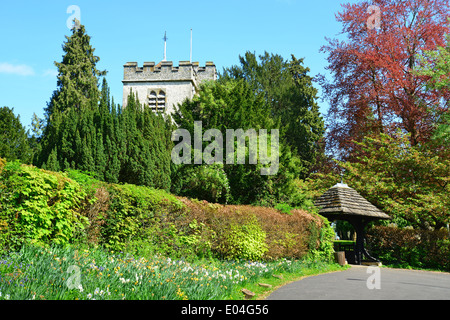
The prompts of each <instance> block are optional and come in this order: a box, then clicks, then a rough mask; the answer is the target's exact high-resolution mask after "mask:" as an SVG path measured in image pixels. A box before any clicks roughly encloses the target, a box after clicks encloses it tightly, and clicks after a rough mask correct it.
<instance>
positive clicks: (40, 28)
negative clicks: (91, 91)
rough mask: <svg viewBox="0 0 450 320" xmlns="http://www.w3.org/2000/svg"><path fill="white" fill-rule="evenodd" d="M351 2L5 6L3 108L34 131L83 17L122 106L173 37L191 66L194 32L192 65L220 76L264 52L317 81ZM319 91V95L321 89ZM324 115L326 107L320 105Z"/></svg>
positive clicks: (172, 49)
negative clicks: (295, 64) (127, 88)
mask: <svg viewBox="0 0 450 320" xmlns="http://www.w3.org/2000/svg"><path fill="white" fill-rule="evenodd" d="M344 2H355V1H350V0H348V1H347V0H317V1H306V0H257V1H253V0H240V1H236V0H232V1H198V0H192V1H177V0H169V1H164V2H163V1H152V0H147V1H135V0H128V1H120V2H119V1H106V0H91V1H82V0H71V1H65V0H44V1H22V0H16V1H2V3H1V5H0V30H1V31H0V45H1V50H0V106H8V107H12V108H14V112H15V114H19V115H20V119H21V121H22V124H24V125H25V126H26V127H27V128H28V127H29V125H30V124H31V117H32V115H33V113H36V114H37V115H38V116H39V117H43V114H44V113H43V110H44V107H45V106H46V103H47V102H48V101H49V98H50V97H51V95H52V93H53V91H54V90H55V89H56V67H55V66H54V61H58V62H59V61H61V59H62V54H63V51H62V49H61V47H62V44H63V42H64V41H65V37H64V36H66V35H70V30H69V28H68V27H67V21H68V20H70V19H71V17H73V15H74V14H76V12H73V11H70V12H69V13H68V12H67V11H68V8H69V7H70V6H71V5H76V6H77V7H78V8H79V9H80V20H81V23H82V24H83V25H85V27H86V31H87V33H88V34H89V35H90V36H91V37H92V38H91V44H92V46H93V47H94V48H95V49H96V50H95V54H96V55H97V56H99V57H100V62H99V63H98V65H97V66H98V68H99V69H100V70H105V69H106V70H107V71H108V75H107V76H106V79H107V80H108V83H109V86H110V88H111V94H112V96H113V97H114V100H115V102H116V103H121V101H122V82H121V81H122V75H123V65H124V64H125V63H126V62H128V61H136V62H138V64H139V66H142V64H143V62H145V61H155V62H159V61H160V60H162V58H163V52H164V44H163V40H162V38H163V36H164V32H165V31H166V32H167V37H168V41H167V60H170V61H173V62H174V65H178V62H179V61H185V60H189V54H190V29H191V28H192V33H193V49H192V55H193V61H198V62H199V63H200V65H204V63H205V62H206V61H213V62H214V63H215V64H216V66H217V69H218V71H220V72H221V71H222V70H223V68H224V67H230V66H232V65H235V64H238V62H239V55H243V54H244V53H245V52H246V51H252V52H255V53H256V54H263V53H264V51H267V52H269V53H274V54H280V55H281V56H282V57H284V58H290V55H291V54H294V55H295V56H296V57H297V58H305V60H304V64H305V65H306V66H307V67H309V68H310V69H311V72H310V75H312V76H315V75H317V74H318V73H322V74H326V71H325V69H324V68H325V67H326V65H327V61H326V55H325V54H324V53H320V52H319V49H320V47H321V46H322V45H325V44H326V41H325V37H331V38H334V37H337V36H338V34H339V33H340V31H341V25H340V24H339V23H338V22H336V19H335V14H336V13H337V12H338V11H340V10H341V3H344ZM318 89H320V88H318ZM319 102H320V105H321V111H322V112H323V113H324V112H326V109H327V103H326V102H322V101H319Z"/></svg>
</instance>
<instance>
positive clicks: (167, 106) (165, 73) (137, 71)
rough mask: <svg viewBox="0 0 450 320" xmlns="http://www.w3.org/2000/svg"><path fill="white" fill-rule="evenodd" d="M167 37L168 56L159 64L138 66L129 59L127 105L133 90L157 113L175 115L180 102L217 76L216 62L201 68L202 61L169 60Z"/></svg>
mask: <svg viewBox="0 0 450 320" xmlns="http://www.w3.org/2000/svg"><path fill="white" fill-rule="evenodd" d="M163 40H164V57H163V60H162V61H161V62H159V63H158V64H155V63H154V62H144V64H143V66H142V67H138V64H137V62H128V63H126V64H125V65H124V66H123V67H124V71H123V80H122V83H123V101H122V105H123V107H126V105H127V100H128V95H129V94H130V91H133V93H134V94H135V95H137V96H138V98H139V101H140V102H141V103H142V104H144V105H146V106H148V107H150V108H151V109H152V110H153V111H154V112H158V113H167V114H171V113H173V112H174V110H175V108H176V106H177V105H178V104H179V103H182V102H183V101H184V100H185V99H186V98H188V99H192V98H193V97H194V94H195V93H196V92H197V91H198V88H199V85H200V83H201V82H202V81H205V80H213V81H215V80H216V79H217V71H216V66H215V65H214V63H213V62H206V64H205V66H203V67H200V66H199V63H198V62H192V61H180V62H179V65H178V66H173V63H172V61H167V60H166V41H167V36H166V33H164V38H163ZM190 59H191V60H192V30H191V54H190Z"/></svg>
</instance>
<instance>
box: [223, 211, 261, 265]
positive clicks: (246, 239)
mask: <svg viewBox="0 0 450 320" xmlns="http://www.w3.org/2000/svg"><path fill="white" fill-rule="evenodd" d="M246 220H247V221H246V222H245V223H236V222H233V223H231V225H230V227H229V229H228V230H226V231H225V234H224V241H223V243H222V244H221V246H220V249H221V251H222V254H223V255H224V257H225V258H227V259H231V260H232V259H239V258H240V259H245V260H260V259H261V258H262V257H263V256H264V254H265V253H266V252H267V250H268V246H267V244H266V233H265V232H264V231H263V230H262V229H261V226H260V225H259V223H258V220H257V219H256V217H255V216H254V215H250V216H248V217H247V219H246Z"/></svg>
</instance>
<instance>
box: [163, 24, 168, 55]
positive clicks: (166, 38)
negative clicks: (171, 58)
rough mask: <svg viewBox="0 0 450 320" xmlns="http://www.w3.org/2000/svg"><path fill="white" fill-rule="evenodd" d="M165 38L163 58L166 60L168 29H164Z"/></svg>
mask: <svg viewBox="0 0 450 320" xmlns="http://www.w3.org/2000/svg"><path fill="white" fill-rule="evenodd" d="M163 40H164V59H163V61H166V41H167V32H166V31H164V38H163Z"/></svg>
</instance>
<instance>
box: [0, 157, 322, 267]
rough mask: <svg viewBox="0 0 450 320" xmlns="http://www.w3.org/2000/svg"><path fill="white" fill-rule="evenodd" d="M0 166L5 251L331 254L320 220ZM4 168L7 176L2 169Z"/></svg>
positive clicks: (0, 241) (71, 174)
mask: <svg viewBox="0 0 450 320" xmlns="http://www.w3.org/2000/svg"><path fill="white" fill-rule="evenodd" d="M3 163H4V162H3V161H1V162H0V170H2V171H1V172H0V232H1V233H0V246H1V247H0V248H1V250H3V251H7V250H17V249H19V247H20V246H22V244H24V243H25V242H32V243H37V244H44V245H48V244H62V245H65V244H68V243H76V244H81V245H94V246H97V245H100V246H103V247H105V248H107V249H112V250H115V251H127V252H129V253H131V254H138V255H146V256H148V255H150V254H163V255H166V256H172V257H184V258H187V259H190V258H195V257H221V258H227V259H248V260H271V259H279V258H292V259H300V258H302V257H305V256H306V255H307V254H308V253H309V252H314V257H316V258H317V257H321V258H323V257H326V256H328V255H329V248H328V246H329V244H328V236H327V235H328V231H327V230H328V227H327V225H326V223H325V222H324V221H326V220H323V219H321V218H320V217H319V216H318V215H315V214H310V213H308V212H306V211H304V210H302V209H295V208H289V209H290V210H289V211H290V214H284V213H282V212H280V211H279V210H277V209H274V208H269V207H259V206H250V205H247V206H244V205H221V204H215V203H208V202H207V201H198V200H195V199H187V198H183V197H176V196H174V195H172V194H170V193H168V192H166V191H164V190H157V189H153V188H150V187H145V186H136V185H131V184H120V185H119V184H108V183H104V182H100V181H98V180H96V179H95V178H93V177H92V176H90V175H89V174H86V173H82V172H79V171H75V170H70V171H68V172H66V173H55V172H50V171H46V170H41V169H37V168H35V167H32V166H26V165H21V164H20V163H18V162H9V163H7V164H6V165H3ZM2 168H3V169H2Z"/></svg>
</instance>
